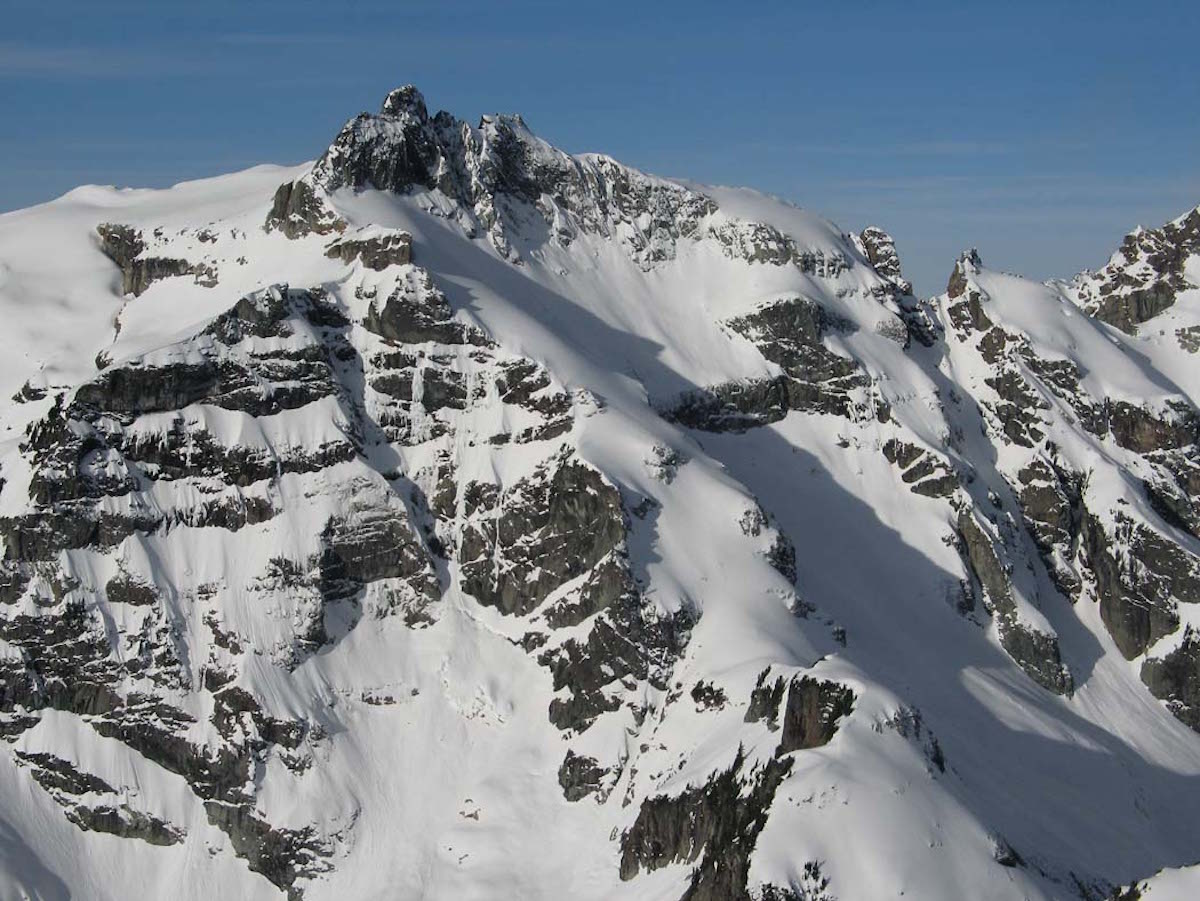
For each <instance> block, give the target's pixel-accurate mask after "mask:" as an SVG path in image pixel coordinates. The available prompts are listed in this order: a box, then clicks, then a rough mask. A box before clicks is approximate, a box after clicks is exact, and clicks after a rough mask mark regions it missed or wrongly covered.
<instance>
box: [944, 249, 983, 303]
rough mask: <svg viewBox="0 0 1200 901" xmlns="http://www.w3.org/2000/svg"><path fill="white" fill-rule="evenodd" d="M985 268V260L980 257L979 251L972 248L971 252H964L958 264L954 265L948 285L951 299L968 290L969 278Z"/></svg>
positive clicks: (947, 291)
mask: <svg viewBox="0 0 1200 901" xmlns="http://www.w3.org/2000/svg"><path fill="white" fill-rule="evenodd" d="M982 268H983V260H982V259H980V257H979V251H978V250H976V249H975V248H974V247H972V248H971V249H970V250H964V251H963V252H962V253H961V254H960V255H959V257H958V262H956V263H955V264H954V271H953V272H951V273H950V281H949V282H947V284H946V293H947V294H949V295H950V296H951V297H958V296H959V295H961V294H962V293H963V291H965V290H966V288H967V276H968V275H974V274H975V273H977V272H978V271H979V270H980V269H982Z"/></svg>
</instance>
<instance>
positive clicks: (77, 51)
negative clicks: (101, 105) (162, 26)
mask: <svg viewBox="0 0 1200 901" xmlns="http://www.w3.org/2000/svg"><path fill="white" fill-rule="evenodd" d="M200 68H201V67H200V65H199V64H198V61H197V60H195V59H194V58H190V57H188V56H186V55H180V54H171V53H167V52H165V51H161V52H160V51H144V50H132V49H121V48H111V47H95V46H79V47H67V46H50V45H35V44H20V43H14V42H11V41H0V75H8V76H26V77H43V78H57V77H88V78H121V77H127V76H131V75H140V74H144V73H147V72H153V73H156V74H159V75H174V74H180V73H184V72H195V71H198V70H199V69H200Z"/></svg>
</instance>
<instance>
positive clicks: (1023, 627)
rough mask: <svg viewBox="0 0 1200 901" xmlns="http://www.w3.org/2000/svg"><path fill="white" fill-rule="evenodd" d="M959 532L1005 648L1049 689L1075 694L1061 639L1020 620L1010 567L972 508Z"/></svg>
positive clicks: (965, 510) (964, 515) (961, 517)
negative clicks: (1063, 659) (1010, 576)
mask: <svg viewBox="0 0 1200 901" xmlns="http://www.w3.org/2000/svg"><path fill="white" fill-rule="evenodd" d="M958 533H959V536H960V537H961V539H962V542H963V546H964V552H965V557H966V560H967V562H968V564H969V566H970V569H971V572H972V573H973V574H974V576H975V578H976V579H977V580H978V582H979V584H980V585H981V587H982V588H983V592H984V596H985V598H986V600H987V601H988V604H989V606H990V608H991V610H992V612H993V613H994V615H995V616H996V625H997V628H998V631H999V634H1000V644H1001V645H1002V646H1003V647H1004V650H1005V651H1007V652H1008V655H1009V656H1010V657H1011V658H1012V659H1013V661H1014V662H1015V663H1016V664H1017V665H1018V666H1019V667H1021V669H1022V670H1024V671H1025V674H1026V675H1028V676H1029V678H1031V679H1033V681H1035V682H1037V683H1038V685H1041V686H1042V687H1043V688H1045V689H1046V690H1047V691H1052V692H1054V693H1055V694H1067V695H1069V694H1071V693H1072V692H1073V691H1074V680H1073V679H1072V678H1071V673H1070V671H1069V670H1068V669H1067V667H1066V666H1064V665H1063V662H1062V657H1061V654H1060V652H1059V648H1058V639H1057V638H1056V637H1055V636H1053V635H1047V634H1046V633H1044V632H1041V631H1038V630H1037V629H1034V628H1033V627H1031V626H1029V625H1027V624H1025V623H1023V622H1021V621H1020V619H1019V616H1018V613H1017V605H1016V601H1015V600H1014V599H1013V596H1012V584H1011V581H1010V578H1009V571H1008V568H1007V567H1006V565H1005V564H1004V562H1002V560H1001V557H1000V554H999V552H998V551H997V549H996V547H995V545H994V544H993V543H992V540H991V538H989V537H988V535H987V533H986V532H985V531H984V530H983V528H982V527H981V526H980V525H979V523H978V522H977V521H976V519H975V516H974V515H973V514H972V513H971V511H970V509H969V508H965V507H964V508H963V509H962V511H960V513H959V516H958Z"/></svg>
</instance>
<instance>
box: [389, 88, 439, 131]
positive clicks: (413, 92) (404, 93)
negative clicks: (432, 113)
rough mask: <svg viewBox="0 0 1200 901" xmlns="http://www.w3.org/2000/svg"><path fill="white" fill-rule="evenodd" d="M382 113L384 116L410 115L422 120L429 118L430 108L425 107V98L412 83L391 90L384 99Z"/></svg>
mask: <svg viewBox="0 0 1200 901" xmlns="http://www.w3.org/2000/svg"><path fill="white" fill-rule="evenodd" d="M380 113H381V114H382V115H384V116H403V115H409V116H412V117H413V118H416V119H419V120H420V121H422V122H424V121H426V120H427V119H428V118H429V110H427V109H426V108H425V98H424V97H423V96H422V95H421V92H420V91H418V90H417V88H416V85H411V84H406V85H403V86H402V87H398V88H396V89H395V90H393V91H390V92H389V93H388V95H387V97H385V98H384V100H383V107H382V108H381V109H380Z"/></svg>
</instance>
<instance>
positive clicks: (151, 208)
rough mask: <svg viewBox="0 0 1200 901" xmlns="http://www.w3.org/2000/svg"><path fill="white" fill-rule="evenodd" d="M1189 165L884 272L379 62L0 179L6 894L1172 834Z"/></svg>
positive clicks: (366, 880) (755, 868)
mask: <svg viewBox="0 0 1200 901" xmlns="http://www.w3.org/2000/svg"><path fill="white" fill-rule="evenodd" d="M1196 215H1197V214H1196V213H1192V214H1189V215H1188V216H1185V217H1182V218H1181V219H1179V220H1177V221H1176V222H1174V223H1170V224H1168V225H1167V226H1165V227H1164V228H1163V229H1159V230H1155V231H1144V230H1143V231H1138V232H1135V233H1134V234H1133V235H1131V236H1130V238H1129V239H1127V241H1126V242H1125V244H1124V245H1123V246H1122V249H1121V251H1120V252H1119V253H1118V255H1117V256H1114V258H1113V261H1112V262H1110V264H1109V266H1108V267H1106V269H1104V270H1102V271H1101V272H1100V273H1097V274H1084V275H1082V276H1080V277H1079V278H1077V279H1076V280H1074V281H1073V282H1071V283H1069V284H1050V285H1038V284H1033V283H1030V282H1028V281H1025V280H1022V279H1019V278H1015V277H1012V276H1005V275H1001V274H999V273H995V272H992V271H990V270H988V269H987V268H986V267H985V265H984V263H983V261H982V259H981V257H980V255H979V254H978V253H975V252H974V251H972V252H970V253H967V254H964V255H963V257H962V258H961V259H960V260H959V261H958V263H957V264H956V265H955V266H954V268H953V271H952V274H951V277H950V280H949V284H948V287H947V291H946V293H945V294H943V295H940V296H938V297H935V298H931V299H928V300H920V299H917V298H915V297H913V296H912V293H911V286H910V285H909V283H908V282H907V281H906V280H905V279H904V277H903V273H902V269H901V265H900V257H899V255H898V253H897V252H896V247H895V243H894V241H893V240H892V238H891V237H890V236H889V235H887V233H886V232H884V231H882V230H881V229H879V228H874V227H872V228H868V229H866V230H864V231H862V232H861V233H859V234H845V233H843V232H841V231H840V230H839V229H838V228H836V227H835V226H833V225H832V224H831V223H829V222H827V221H826V220H823V219H821V218H820V217H817V216H815V215H812V214H810V213H808V212H806V211H803V210H800V209H797V208H795V207H791V206H788V205H786V204H783V203H781V202H778V201H774V200H770V199H767V198H764V197H762V196H761V195H757V194H755V193H753V192H749V191H739V190H733V189H724V188H704V187H698V186H684V185H681V184H678V183H675V182H672V181H669V180H665V179H659V178H655V177H653V176H649V175H646V174H643V173H640V172H637V171H635V170H633V169H630V168H628V167H625V166H622V165H621V164H619V163H617V162H616V161H614V160H611V159H609V158H606V157H600V156H583V157H573V156H570V155H568V154H565V153H563V152H561V151H559V150H557V149H556V148H554V147H552V146H550V145H549V144H547V143H546V142H544V141H542V140H541V139H539V138H537V137H536V136H535V135H534V134H533V133H532V132H531V131H530V130H529V128H528V127H527V125H526V124H525V123H524V122H523V121H522V120H521V119H520V118H519V117H515V116H496V117H487V118H485V119H484V120H482V121H481V122H480V123H479V125H478V126H474V127H473V126H471V125H470V124H468V123H465V122H462V121H461V120H458V119H456V118H455V117H453V116H451V115H450V114H448V113H444V112H439V113H437V114H435V115H430V114H429V112H428V109H427V108H426V105H425V102H424V99H423V98H422V97H421V95H420V94H419V93H418V92H417V91H416V90H415V89H414V88H411V87H405V88H400V89H398V90H396V91H393V92H392V93H391V94H389V95H388V97H387V98H386V99H385V101H384V104H383V107H382V109H381V111H380V112H379V113H378V114H365V113H364V114H362V115H360V116H357V117H355V118H354V119H352V120H351V121H350V122H349V123H347V125H346V126H345V128H343V130H342V131H341V132H340V133H339V135H338V136H337V137H336V138H335V140H334V141H333V143H332V144H331V145H330V147H329V149H328V150H327V151H326V152H325V154H324V155H323V156H322V157H321V158H320V159H319V160H318V161H317V162H316V163H315V164H312V165H311V166H303V167H298V168H296V169H292V170H283V169H273V168H269V167H260V168H259V169H256V170H251V171H249V172H246V173H241V174H238V175H233V176H228V177H225V178H221V179H213V180H209V181H206V182H197V183H192V184H185V185H180V186H177V187H176V188H173V189H171V190H169V191H162V192H137V193H136V194H129V193H122V192H117V191H113V190H109V189H98V188H87V189H80V190H78V191H75V192H72V193H71V194H70V195H67V196H66V197H64V198H62V199H60V200H58V201H55V202H54V203H51V204H48V205H45V206H43V207H39V208H36V209H33V210H28V211H22V212H18V213H13V214H8V215H6V216H3V217H0V309H3V310H4V312H5V316H6V318H7V321H8V325H9V327H8V329H7V334H6V335H5V336H4V337H2V338H0V341H2V342H4V343H3V345H2V346H3V349H4V351H5V352H4V354H3V355H0V357H2V359H0V389H2V390H3V395H4V397H6V398H9V397H11V400H7V401H5V402H4V404H3V405H2V406H0V426H2V427H3V429H4V431H3V432H0V541H2V542H3V557H2V559H0V739H2V740H0V798H2V799H3V803H2V804H0V827H3V828H0V846H2V847H5V848H7V849H10V850H11V853H10V854H6V855H4V860H3V861H2V862H0V888H3V891H0V895H4V896H7V895H9V894H11V895H14V896H20V895H21V893H25V894H26V895H34V896H38V897H65V896H67V895H68V894H69V895H76V896H89V897H126V896H130V895H131V894H143V895H146V896H149V897H159V896H166V895H168V894H169V895H174V896H181V897H196V898H209V897H222V896H230V897H234V896H236V897H247V898H258V897H262V898H278V897H281V896H287V897H291V898H300V897H304V898H308V899H319V898H326V897H382V896H398V897H430V898H435V897H460V896H464V897H496V896H505V897H509V896H512V897H516V896H520V897H546V898H560V897H565V896H570V897H580V898H617V897H628V898H674V897H679V898H691V899H700V898H704V899H734V898H737V899H741V898H754V899H831V898H834V897H841V898H843V899H847V898H867V897H881V896H884V895H889V894H893V893H895V892H898V891H903V892H904V893H905V894H907V895H912V896H916V897H922V898H947V899H949V898H961V897H969V896H977V895H979V894H980V892H981V891H982V890H983V887H986V890H987V894H988V895H989V896H991V897H997V898H1007V897H1013V898H1028V897H1034V898H1059V897H1067V896H1070V895H1072V894H1075V895H1079V896H1081V897H1086V898H1101V897H1105V896H1106V895H1108V894H1110V893H1112V892H1114V891H1116V890H1117V888H1118V887H1119V886H1121V885H1127V884H1129V883H1131V882H1134V881H1136V880H1141V879H1143V878H1144V877H1147V876H1149V875H1150V874H1152V873H1154V872H1156V871H1158V870H1160V869H1163V868H1167V867H1179V866H1181V865H1183V864H1187V863H1190V862H1192V860H1193V858H1194V848H1193V847H1192V844H1193V842H1192V836H1193V835H1194V834H1195V830H1196V828H1197V827H1200V813H1197V811H1196V809H1195V805H1194V803H1192V798H1193V797H1194V796H1193V795H1192V793H1191V792H1190V791H1189V789H1191V788H1193V787H1194V779H1195V777H1194V775H1193V774H1194V773H1196V772H1200V736H1198V735H1196V733H1195V730H1196V729H1197V728H1198V724H1200V695H1198V691H1200V689H1198V688H1197V686H1198V684H1200V669H1198V668H1197V667H1198V665H1200V664H1198V662H1197V661H1200V651H1198V650H1197V646H1198V645H1197V640H1196V632H1195V629H1196V628H1197V627H1198V626H1200V619H1198V618H1197V615H1196V612H1195V611H1196V610H1197V609H1200V608H1197V606H1196V605H1197V604H1200V557H1198V556H1197V554H1198V553H1200V506H1197V505H1198V504H1200V455H1198V451H1197V439H1198V437H1200V418H1198V414H1197V412H1196V406H1195V400H1194V399H1195V398H1196V397H1197V396H1200V376H1197V375H1196V374H1195V371H1196V370H1195V366H1194V360H1195V358H1194V354H1195V352H1196V349H1197V347H1198V346H1200V338H1197V336H1200V291H1198V290H1197V289H1196V287H1195V284H1196V275H1197V271H1198V268H1197V267H1198V266H1200V262H1198V261H1200V257H1198V256H1197V247H1196V244H1195V240H1194V239H1195V231H1196V229H1195V222H1194V221H1193V220H1194V219H1195V218H1196ZM1168 295H1169V300H1164V298H1167V297H1168ZM864 860H869V861H870V863H869V865H864ZM1171 878H1175V877H1174V876H1172V877H1171Z"/></svg>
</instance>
